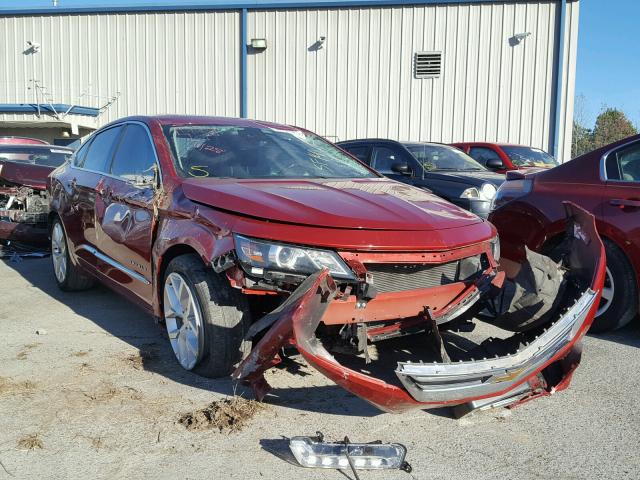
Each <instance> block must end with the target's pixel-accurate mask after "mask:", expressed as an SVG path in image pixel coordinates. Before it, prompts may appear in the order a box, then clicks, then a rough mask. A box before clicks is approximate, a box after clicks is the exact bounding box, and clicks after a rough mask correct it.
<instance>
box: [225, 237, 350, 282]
mask: <svg viewBox="0 0 640 480" xmlns="http://www.w3.org/2000/svg"><path fill="white" fill-rule="evenodd" d="M234 239H235V243H236V253H237V255H238V259H239V260H240V263H241V264H242V265H243V266H244V267H245V269H246V270H247V271H248V272H250V273H254V274H262V273H263V271H264V270H275V271H280V272H290V273H295V274H303V275H305V274H312V273H314V272H317V271H318V270H321V269H323V268H328V269H329V273H330V274H331V276H333V277H335V278H344V279H349V280H353V279H355V277H354V275H353V272H352V271H351V270H350V269H349V267H347V265H346V264H345V263H344V261H343V260H342V258H340V256H339V255H338V254H337V253H335V252H332V251H330V250H316V249H312V248H306V247H300V246H296V245H287V244H284V243H273V242H269V241H266V240H256V239H254V238H247V237H243V236H242V235H234Z"/></svg>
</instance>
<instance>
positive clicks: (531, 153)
mask: <svg viewBox="0 0 640 480" xmlns="http://www.w3.org/2000/svg"><path fill="white" fill-rule="evenodd" d="M451 145H452V146H454V147H457V148H459V149H460V150H462V151H463V152H464V153H466V154H467V155H469V156H470V157H471V158H473V159H474V160H475V161H476V162H478V163H480V164H481V165H483V166H484V167H486V168H488V169H489V170H492V171H494V172H497V173H507V172H508V171H509V170H525V169H530V168H536V169H537V168H552V167H555V166H556V165H558V162H557V160H556V159H555V158H553V157H552V156H551V155H549V154H548V153H547V152H545V151H544V150H541V149H539V148H534V147H528V146H526V145H511V144H508V143H489V142H459V143H452V144H451Z"/></svg>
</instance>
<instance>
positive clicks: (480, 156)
mask: <svg viewBox="0 0 640 480" xmlns="http://www.w3.org/2000/svg"><path fill="white" fill-rule="evenodd" d="M469 156H470V157H471V158H473V159H474V160H475V161H476V162H478V163H480V164H482V165H483V166H486V165H487V160H491V159H492V158H495V159H498V160H500V161H501V162H502V159H501V158H500V155H498V152H496V151H494V150H492V149H490V148H487V147H471V148H470V149H469Z"/></svg>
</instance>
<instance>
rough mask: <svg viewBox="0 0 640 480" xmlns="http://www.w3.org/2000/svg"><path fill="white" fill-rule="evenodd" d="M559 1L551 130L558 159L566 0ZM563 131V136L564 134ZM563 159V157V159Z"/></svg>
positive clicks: (562, 92) (554, 153)
mask: <svg viewBox="0 0 640 480" xmlns="http://www.w3.org/2000/svg"><path fill="white" fill-rule="evenodd" d="M559 1H560V19H559V23H560V25H559V39H558V58H557V65H556V72H557V73H556V75H557V76H556V105H555V110H554V121H555V122H554V123H555V125H554V132H553V156H554V157H555V158H556V159H558V160H559V159H560V152H561V149H562V147H561V145H560V129H561V128H562V115H561V113H562V96H563V94H564V85H563V77H564V37H565V24H566V19H567V0H559ZM566 133H567V132H565V136H566ZM563 161H564V159H563Z"/></svg>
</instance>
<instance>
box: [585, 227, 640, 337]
mask: <svg viewBox="0 0 640 480" xmlns="http://www.w3.org/2000/svg"><path fill="white" fill-rule="evenodd" d="M603 243H604V248H605V251H606V254H607V280H606V281H605V288H609V289H612V296H611V298H610V300H608V301H609V304H608V305H606V304H605V301H607V299H605V298H604V297H603V299H602V300H601V303H600V308H601V309H602V308H603V307H605V306H606V308H605V309H604V311H602V312H601V313H600V314H598V315H597V316H596V318H595V320H594V321H593V325H591V332H593V333H599V332H607V331H611V330H617V329H619V328H622V327H624V326H625V325H627V324H628V323H629V322H630V321H631V320H633V319H634V318H635V316H636V315H637V314H638V284H637V281H636V276H635V273H634V271H633V268H632V266H631V264H630V263H629V260H628V259H627V256H626V255H625V254H624V252H623V251H622V250H620V248H619V247H618V246H617V245H616V244H615V243H613V242H612V241H610V240H607V239H604V240H603ZM603 293H604V292H603Z"/></svg>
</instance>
